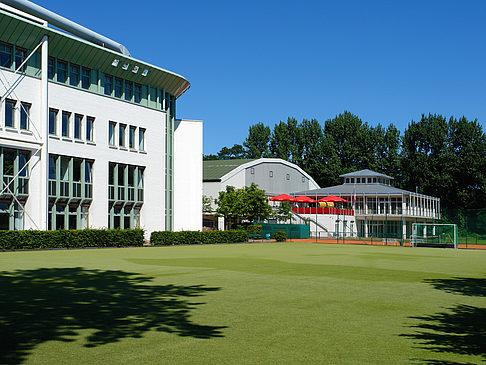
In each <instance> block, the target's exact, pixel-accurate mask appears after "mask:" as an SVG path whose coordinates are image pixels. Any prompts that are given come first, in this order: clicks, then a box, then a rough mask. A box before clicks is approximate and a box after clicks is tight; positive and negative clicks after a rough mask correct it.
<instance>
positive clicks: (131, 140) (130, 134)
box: [128, 126, 137, 149]
mask: <svg viewBox="0 0 486 365" xmlns="http://www.w3.org/2000/svg"><path fill="white" fill-rule="evenodd" d="M136 130H137V128H136V127H132V126H131V127H130V130H129V132H128V147H129V148H131V149H134V148H135V132H136Z"/></svg>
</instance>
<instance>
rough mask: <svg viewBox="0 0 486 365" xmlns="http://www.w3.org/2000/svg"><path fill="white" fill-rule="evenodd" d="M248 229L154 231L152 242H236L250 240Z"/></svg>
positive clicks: (186, 243)
mask: <svg viewBox="0 0 486 365" xmlns="http://www.w3.org/2000/svg"><path fill="white" fill-rule="evenodd" d="M248 238H249V235H248V231H245V230H231V231H204V232H199V231H181V232H167V231H159V232H152V234H151V235H150V243H151V244H152V245H162V246H169V245H194V244H214V243H235V242H248Z"/></svg>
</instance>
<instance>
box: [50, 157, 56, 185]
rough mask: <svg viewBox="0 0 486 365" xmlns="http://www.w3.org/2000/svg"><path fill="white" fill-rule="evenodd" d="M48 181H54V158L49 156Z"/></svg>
mask: <svg viewBox="0 0 486 365" xmlns="http://www.w3.org/2000/svg"><path fill="white" fill-rule="evenodd" d="M49 179H50V180H56V158H55V157H54V156H49Z"/></svg>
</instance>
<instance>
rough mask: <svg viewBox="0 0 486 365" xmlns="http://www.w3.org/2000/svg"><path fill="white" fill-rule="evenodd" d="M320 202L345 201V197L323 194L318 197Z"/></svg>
mask: <svg viewBox="0 0 486 365" xmlns="http://www.w3.org/2000/svg"><path fill="white" fill-rule="evenodd" d="M319 201H320V202H332V203H347V200H346V199H343V198H340V197H338V196H336V195H329V196H325V197H324V198H321V199H319Z"/></svg>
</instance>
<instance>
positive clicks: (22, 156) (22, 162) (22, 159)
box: [19, 152, 30, 177]
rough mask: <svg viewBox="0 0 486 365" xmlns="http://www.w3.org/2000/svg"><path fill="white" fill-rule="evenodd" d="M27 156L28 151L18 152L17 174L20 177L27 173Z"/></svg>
mask: <svg viewBox="0 0 486 365" xmlns="http://www.w3.org/2000/svg"><path fill="white" fill-rule="evenodd" d="M29 157H30V155H29V153H28V152H19V176H21V177H26V176H28V174H29V170H28V167H27V161H29ZM24 166H25V168H24Z"/></svg>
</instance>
